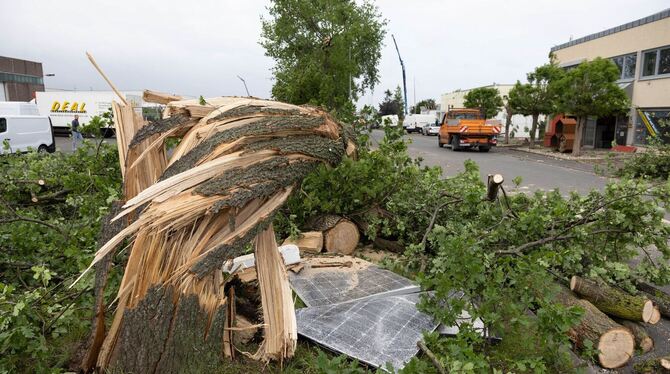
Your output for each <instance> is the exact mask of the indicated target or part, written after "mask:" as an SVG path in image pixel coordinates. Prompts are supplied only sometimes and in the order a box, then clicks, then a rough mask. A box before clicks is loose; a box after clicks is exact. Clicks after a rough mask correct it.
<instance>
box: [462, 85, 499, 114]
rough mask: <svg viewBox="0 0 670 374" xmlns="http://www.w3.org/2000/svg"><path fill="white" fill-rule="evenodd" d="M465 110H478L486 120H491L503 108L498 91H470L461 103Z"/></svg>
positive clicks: (484, 89) (481, 89)
mask: <svg viewBox="0 0 670 374" xmlns="http://www.w3.org/2000/svg"><path fill="white" fill-rule="evenodd" d="M463 105H465V107H466V108H478V109H481V110H482V114H483V115H484V116H485V117H486V118H493V117H495V116H496V114H498V112H500V109H501V108H502V107H503V100H502V97H500V91H498V89H497V88H495V87H480V88H475V89H474V90H470V91H469V92H468V93H467V94H466V95H465V101H464V103H463Z"/></svg>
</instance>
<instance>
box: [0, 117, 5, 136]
mask: <svg viewBox="0 0 670 374" xmlns="http://www.w3.org/2000/svg"><path fill="white" fill-rule="evenodd" d="M6 131H7V119H6V118H0V133H2V132H6Z"/></svg>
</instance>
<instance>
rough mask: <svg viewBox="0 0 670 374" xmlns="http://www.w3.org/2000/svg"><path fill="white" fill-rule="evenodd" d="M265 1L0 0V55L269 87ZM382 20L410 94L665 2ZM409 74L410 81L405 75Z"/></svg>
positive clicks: (387, 80)
mask: <svg viewBox="0 0 670 374" xmlns="http://www.w3.org/2000/svg"><path fill="white" fill-rule="evenodd" d="M268 4H269V0H234V1H233V0H218V1H217V0H207V1H202V0H196V1H193V0H192V1H183V0H182V1H172V0H163V1H139V0H130V1H126V0H103V1H100V0H96V1H90V0H76V1H67V0H63V1H46V0H44V1H37V0H20V1H19V0H0V25H2V32H0V55H3V56H10V57H17V58H22V59H27V60H33V61H39V62H42V63H43V67H44V73H45V74H47V73H53V74H56V76H55V77H45V84H46V86H47V88H60V89H70V90H71V89H78V90H89V89H93V90H105V89H107V86H106V85H105V83H104V81H103V80H102V79H101V78H100V77H99V76H98V74H97V73H96V72H95V71H94V69H93V67H92V66H91V65H90V64H89V62H88V60H87V59H86V57H85V54H84V52H85V51H87V50H88V51H90V52H91V53H92V54H93V55H94V56H95V58H96V59H97V61H98V63H99V64H100V65H102V67H103V69H104V70H105V71H106V72H107V74H108V75H109V76H110V78H111V79H112V80H113V81H114V82H115V83H116V84H117V85H118V86H119V88H120V89H122V90H139V89H144V88H150V89H154V90H160V91H165V92H171V93H179V94H185V95H191V96H198V95H204V96H216V95H244V94H245V91H244V86H243V85H242V82H240V81H239V80H238V79H237V77H236V76H237V75H240V76H242V77H244V78H245V79H246V81H247V85H248V86H249V91H250V92H251V94H252V95H254V96H260V97H269V96H270V90H271V87H272V74H271V71H270V69H271V67H272V65H273V61H272V60H271V59H269V58H268V57H266V56H265V55H264V50H263V48H262V47H260V45H259V44H258V40H259V38H260V17H261V16H262V15H263V14H266V13H267V12H266V9H265V7H266V6H267V5H268ZM376 4H377V6H378V7H379V9H380V11H381V13H382V15H383V17H384V18H386V19H387V20H388V35H387V38H386V41H385V47H384V48H383V52H382V59H381V63H380V66H379V68H380V72H381V82H380V84H379V85H378V86H377V87H376V88H375V91H374V93H368V94H367V95H366V96H364V97H363V98H361V100H360V102H359V104H369V103H373V104H375V105H376V104H377V103H378V102H379V100H380V99H381V97H382V93H383V91H384V90H385V89H387V88H391V89H393V88H394V87H395V86H397V85H398V84H402V75H401V74H402V73H401V69H400V65H399V63H398V57H397V55H396V52H395V49H394V47H393V41H392V39H391V34H394V35H395V37H396V40H397V41H398V44H399V47H400V52H401V54H402V57H403V59H404V61H405V65H406V68H407V90H408V96H409V102H410V103H413V102H414V97H415V95H414V92H415V90H416V100H417V101H418V100H421V99H423V98H435V99H439V97H440V95H441V94H442V93H445V92H449V91H452V90H455V89H458V88H462V89H464V88H470V87H476V86H481V85H486V84H491V83H493V82H496V83H513V82H515V81H516V80H517V79H521V80H523V79H524V78H525V74H526V72H528V71H529V70H531V69H532V68H534V67H535V66H537V65H541V64H543V63H545V62H546V61H547V55H548V53H549V49H550V48H551V46H553V45H556V44H560V43H563V42H566V41H568V40H569V39H570V37H571V36H573V37H574V38H579V37H581V36H584V35H587V34H590V33H593V32H598V31H601V30H604V29H606V28H609V27H614V26H617V25H619V24H622V23H626V22H629V21H632V20H635V19H638V18H642V17H645V16H647V15H650V14H653V13H656V12H659V11H661V10H663V9H665V8H667V7H668V6H670V2H668V0H637V1H630V0H625V1H624V0H560V1H546V0H506V1H499V0H469V1H461V2H456V1H445V0H415V1H406V0H378V1H376ZM415 81H416V87H414V82H415Z"/></svg>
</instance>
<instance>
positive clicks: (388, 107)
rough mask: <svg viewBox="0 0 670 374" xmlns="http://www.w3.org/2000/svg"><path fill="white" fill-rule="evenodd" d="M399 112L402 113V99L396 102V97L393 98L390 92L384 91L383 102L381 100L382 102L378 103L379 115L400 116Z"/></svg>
mask: <svg viewBox="0 0 670 374" xmlns="http://www.w3.org/2000/svg"><path fill="white" fill-rule="evenodd" d="M401 112H402V98H400V100H398V97H397V95H396V97H394V95H393V93H392V92H391V90H386V91H384V100H382V102H381V103H379V115H380V116H387V115H391V114H395V115H398V116H400V113H401Z"/></svg>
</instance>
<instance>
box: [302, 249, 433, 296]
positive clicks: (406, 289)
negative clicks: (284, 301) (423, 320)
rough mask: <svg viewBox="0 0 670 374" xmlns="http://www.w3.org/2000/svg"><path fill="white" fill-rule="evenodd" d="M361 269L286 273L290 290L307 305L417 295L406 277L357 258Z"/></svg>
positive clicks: (417, 289)
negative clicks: (409, 294)
mask: <svg viewBox="0 0 670 374" xmlns="http://www.w3.org/2000/svg"><path fill="white" fill-rule="evenodd" d="M356 260H358V261H359V263H363V264H364V266H360V267H357V266H354V267H353V268H351V269H348V268H337V269H333V268H323V269H317V268H309V264H308V265H307V268H305V269H304V270H302V271H301V272H300V273H298V274H294V273H289V281H290V283H291V287H292V288H293V290H294V291H295V293H296V294H298V296H299V297H300V299H302V301H303V302H304V303H305V305H307V306H310V307H311V306H321V305H331V304H336V303H341V302H346V301H351V300H356V299H364V298H368V297H383V296H389V295H398V294H407V293H413V292H419V291H420V287H419V286H417V285H415V284H414V283H412V281H410V280H409V279H407V278H404V277H401V276H400V275H397V274H395V273H393V272H391V271H388V270H384V269H381V268H379V267H377V266H375V265H372V264H370V263H367V262H364V261H362V260H359V259H356Z"/></svg>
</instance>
